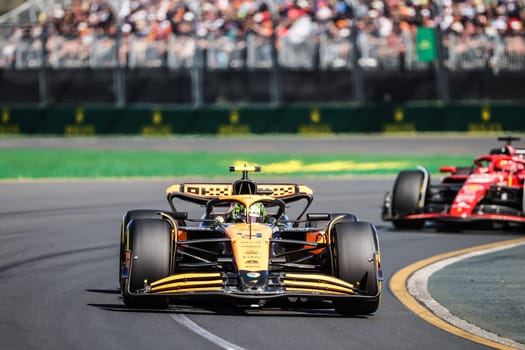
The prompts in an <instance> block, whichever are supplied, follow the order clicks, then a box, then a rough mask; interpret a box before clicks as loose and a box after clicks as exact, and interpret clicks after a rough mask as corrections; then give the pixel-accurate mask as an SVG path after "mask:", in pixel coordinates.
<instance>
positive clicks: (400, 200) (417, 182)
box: [392, 170, 428, 229]
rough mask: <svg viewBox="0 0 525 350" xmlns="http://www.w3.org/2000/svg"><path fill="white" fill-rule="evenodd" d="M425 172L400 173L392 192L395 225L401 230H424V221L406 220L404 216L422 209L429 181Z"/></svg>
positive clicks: (407, 171)
mask: <svg viewBox="0 0 525 350" xmlns="http://www.w3.org/2000/svg"><path fill="white" fill-rule="evenodd" d="M425 178H426V174H425V172H423V171H421V170H403V171H402V172H400V173H399V175H398V176H397V178H396V181H395V183H394V189H393V191H392V216H393V217H394V218H398V219H393V220H392V221H393V224H394V226H395V227H396V228H399V229H403V228H405V229H422V228H423V227H424V226H425V221H424V220H406V219H402V217H403V216H406V215H410V214H414V213H415V212H417V210H418V209H419V208H420V207H422V203H420V201H424V198H425V194H426V187H427V181H428V179H425Z"/></svg>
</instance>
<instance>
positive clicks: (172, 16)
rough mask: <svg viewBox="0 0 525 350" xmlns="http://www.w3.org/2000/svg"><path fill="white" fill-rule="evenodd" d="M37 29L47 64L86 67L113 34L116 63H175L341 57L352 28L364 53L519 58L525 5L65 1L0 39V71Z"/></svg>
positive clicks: (33, 39) (502, 0) (427, 0)
mask: <svg viewBox="0 0 525 350" xmlns="http://www.w3.org/2000/svg"><path fill="white" fill-rule="evenodd" d="M438 3H439V5H438ZM112 4H115V5H116V6H117V8H115V7H113V6H112ZM352 21H355V22H352ZM42 23H47V24H49V25H48V26H47V28H48V29H47V31H46V36H47V46H48V47H47V51H48V52H50V53H52V55H53V56H52V57H50V61H51V62H52V61H53V59H55V60H60V59H61V58H63V57H75V59H78V60H83V59H84V60H88V59H89V57H90V55H92V53H93V51H94V45H95V44H96V48H95V50H96V52H97V54H98V55H100V56H101V57H103V56H104V55H106V56H110V55H112V50H113V48H114V43H115V37H116V36H117V34H120V35H121V36H120V38H121V40H120V49H119V57H120V60H121V62H127V61H128V59H129V54H130V50H132V49H135V48H136V46H142V47H143V49H144V50H143V51H144V52H147V49H148V48H149V47H154V48H155V50H156V52H166V51H167V46H168V45H170V40H174V39H173V38H176V39H175V44H176V43H177V42H178V43H179V49H178V50H179V53H180V55H181V56H183V55H184V50H187V51H188V52H189V53H193V51H192V50H189V48H191V47H192V46H191V43H193V44H194V45H195V42H194V41H191V42H190V41H185V38H191V39H192V40H194V39H195V38H197V40H198V39H203V40H202V42H198V45H201V46H202V47H204V48H206V45H213V43H214V39H218V38H226V39H231V41H229V42H230V43H236V44H235V45H244V44H243V43H245V38H246V35H247V34H255V35H256V36H257V37H258V38H261V40H264V39H265V38H266V39H267V40H270V38H271V37H272V35H273V34H275V37H276V38H277V41H276V42H277V43H278V45H286V44H289V45H301V44H304V45H306V46H308V45H310V46H311V45H314V44H316V40H318V38H319V36H320V35H321V34H322V35H323V37H325V38H329V39H330V40H333V41H339V42H341V43H343V42H344V43H345V44H341V46H340V48H339V49H340V50H343V49H344V50H346V51H348V45H349V44H348V43H349V38H350V35H351V33H352V28H353V25H355V26H356V28H357V29H358V33H359V35H358V42H360V43H362V44H363V45H364V46H366V44H367V43H369V42H373V41H374V40H378V41H379V42H381V43H382V44H383V46H384V47H385V48H386V49H387V50H393V49H394V50H395V51H396V53H400V52H402V51H403V50H404V48H403V47H404V46H406V38H407V37H410V38H412V39H413V38H414V36H415V32H416V28H418V27H421V26H423V27H433V28H437V27H439V28H440V29H441V30H442V31H443V32H444V33H445V34H447V33H452V34H456V35H457V36H458V37H462V38H467V39H468V40H474V41H475V40H478V39H479V40H483V41H490V39H491V38H494V37H496V36H506V37H508V38H509V45H514V46H515V47H514V49H515V50H516V51H518V52H519V51H520V50H521V51H522V52H523V53H524V55H525V44H524V41H523V36H524V35H525V30H524V24H525V0H440V1H436V0H268V1H264V0H201V1H200V2H199V1H193V0H186V1H184V0H121V1H112V2H111V1H104V0H72V1H71V2H70V4H69V5H67V6H66V5H63V4H61V3H58V2H57V3H55V5H54V7H53V8H52V9H51V11H50V13H49V14H47V16H45V18H44V16H42V17H41V24H37V25H28V26H22V27H17V28H14V29H12V30H11V31H10V33H8V35H5V36H4V43H3V47H2V52H1V57H2V58H1V60H2V61H3V62H4V65H9V64H11V63H12V62H13V61H14V60H15V58H16V50H17V48H18V45H20V43H21V42H25V43H26V45H29V46H31V47H30V48H32V49H33V51H35V52H37V51H38V45H40V43H41V40H38V39H39V38H41V34H42V31H43V28H44V27H43V25H42ZM119 29H120V30H119ZM516 37H517V38H518V40H515V41H514V42H513V41H512V38H516ZM210 38H211V40H210ZM480 38H481V39H480ZM239 43H240V44H239ZM171 44H173V42H171ZM221 45H222V44H221ZM345 45H346V46H345ZM29 51H31V50H29Z"/></svg>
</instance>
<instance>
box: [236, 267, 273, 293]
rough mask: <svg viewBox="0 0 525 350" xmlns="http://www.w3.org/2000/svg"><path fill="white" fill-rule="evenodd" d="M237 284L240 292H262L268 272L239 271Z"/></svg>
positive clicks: (266, 281)
mask: <svg viewBox="0 0 525 350" xmlns="http://www.w3.org/2000/svg"><path fill="white" fill-rule="evenodd" d="M239 282H240V283H239V287H240V288H241V289H242V290H246V291H253V292H262V291H264V289H265V288H266V285H267V283H268V271H239Z"/></svg>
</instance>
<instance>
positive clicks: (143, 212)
mask: <svg viewBox="0 0 525 350" xmlns="http://www.w3.org/2000/svg"><path fill="white" fill-rule="evenodd" d="M158 213H159V210H154V209H137V210H130V211H128V212H126V214H124V216H123V217H122V223H121V224H120V253H119V261H118V283H119V286H120V288H122V287H123V285H122V283H123V282H124V280H123V279H122V271H123V267H124V264H125V261H124V260H125V252H126V246H129V248H130V249H131V242H129V238H128V232H127V226H128V224H129V222H130V221H131V220H134V219H156V218H159V217H160V216H159V214H158Z"/></svg>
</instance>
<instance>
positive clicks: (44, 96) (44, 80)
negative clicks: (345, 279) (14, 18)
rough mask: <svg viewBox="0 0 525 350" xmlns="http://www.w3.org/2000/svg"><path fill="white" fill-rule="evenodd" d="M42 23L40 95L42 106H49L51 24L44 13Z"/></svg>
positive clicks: (39, 73)
mask: <svg viewBox="0 0 525 350" xmlns="http://www.w3.org/2000/svg"><path fill="white" fill-rule="evenodd" d="M40 16H41V17H40V22H41V23H42V33H41V34H40V44H41V48H40V69H39V71H38V95H39V99H40V105H42V106H44V107H45V106H47V104H48V102H49V100H48V95H49V91H48V90H49V83H48V72H47V71H48V67H47V49H46V46H47V37H48V30H49V24H48V21H47V16H46V15H45V14H44V13H41V14H40Z"/></svg>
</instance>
